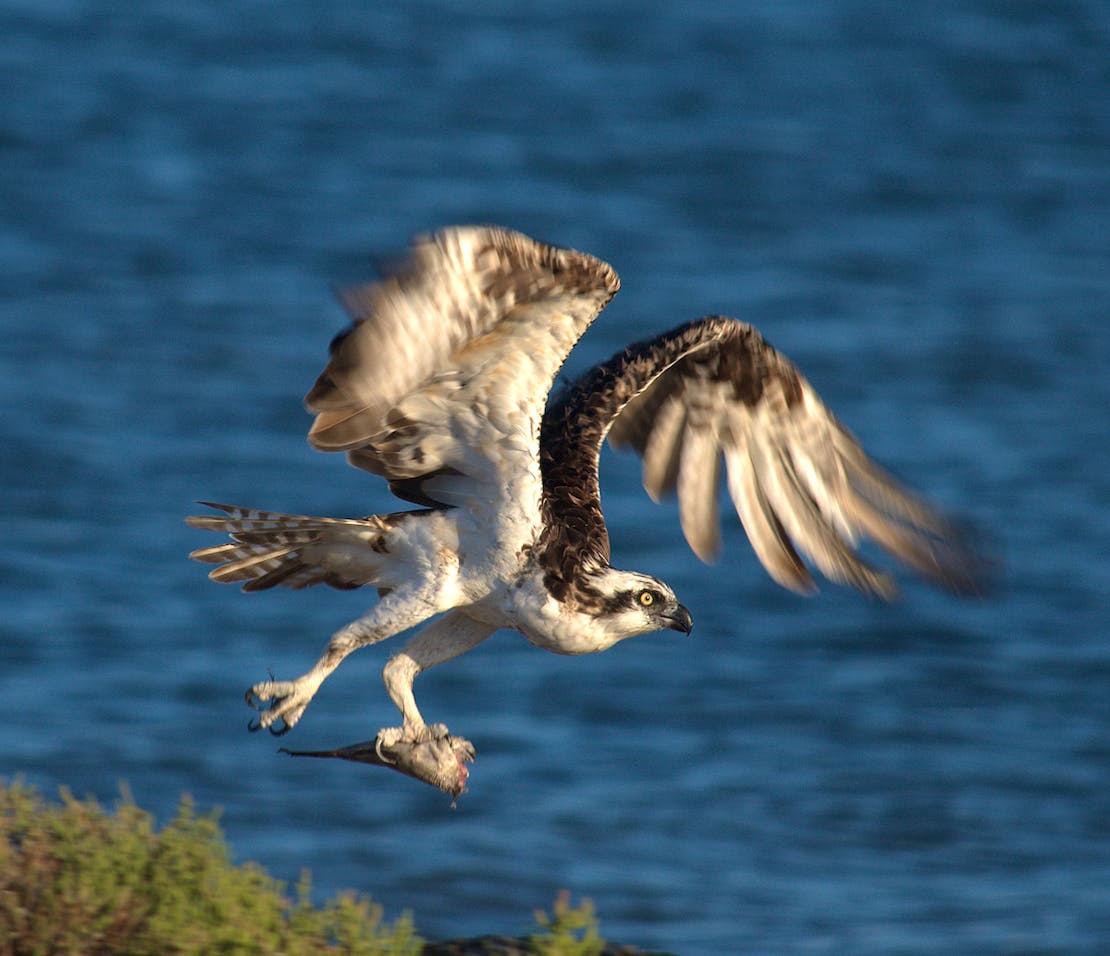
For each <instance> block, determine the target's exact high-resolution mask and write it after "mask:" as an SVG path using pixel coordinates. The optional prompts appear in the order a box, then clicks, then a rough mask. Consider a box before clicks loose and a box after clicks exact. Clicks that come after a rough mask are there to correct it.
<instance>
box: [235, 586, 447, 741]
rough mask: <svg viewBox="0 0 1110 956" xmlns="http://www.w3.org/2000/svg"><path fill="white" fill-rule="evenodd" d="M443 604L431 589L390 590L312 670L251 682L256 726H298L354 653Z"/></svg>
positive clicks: (337, 637) (276, 729)
mask: <svg viewBox="0 0 1110 956" xmlns="http://www.w3.org/2000/svg"><path fill="white" fill-rule="evenodd" d="M441 610H443V608H441V607H439V606H437V604H436V602H435V599H434V594H433V593H430V589H427V590H425V589H416V588H403V589H398V590H396V591H392V592H390V593H389V594H388V595H386V596H385V597H384V598H382V599H381V600H380V601H379V602H378V603H377V604H376V605H374V607H373V608H372V609H371V610H370V611H369V612H368V613H366V614H364V615H363V616H362V617H360V618H359V619H358V620H357V621H352V622H351V623H350V624H348V625H347V626H346V627H343V628H340V629H339V630H338V631H336V632H335V634H333V635H332V638H331V640H330V641H328V646H327V647H326V648H325V649H324V653H323V654H321V655H320V658H319V660H317V661H316V663H315V664H314V665H313V666H312V669H311V670H310V671H308V672H307V673H305V674H302V675H301V676H300V677H298V678H296V680H290V681H275V680H268V681H260V682H259V683H257V684H255V685H254V686H253V687H251V688H250V689H249V690H248V691H247V693H246V700H247V703H248V704H249V705H250V706H251V707H253V708H254V709H255V710H258V711H261V713H260V714H259V717H258V719H257V720H255V721H252V722H251V724H250V729H251V730H252V731H254V730H261V729H262V728H263V727H265V728H267V729H268V730H269V731H270V733H272V734H274V735H276V736H280V735H281V734H284V733H286V732H288V731H290V730H292V729H293V727H294V725H295V724H296V723H297V721H298V720H300V719H301V715H302V714H304V712H305V708H306V707H308V705H309V702H310V701H311V700H312V698H313V696H314V695H315V694H316V691H317V690H319V688H320V685H321V684H322V683H324V681H325V680H326V679H327V677H328V675H329V674H331V672H332V671H334V670H335V669H336V668H337V667H338V666H339V665H340V664H341V663H342V661H343V659H344V658H345V657H346V656H347V655H348V654H350V653H351V652H352V651H357V650H358V649H359V648H360V647H365V646H366V645H367V644H377V643H378V642H379V641H384V640H386V639H387V638H390V637H393V635H394V634H399V633H400V632H401V631H406V630H408V629H409V628H410V627H415V626H416V625H417V624H419V623H421V621H425V620H427V619H428V618H429V617H431V616H432V615H433V614H436V613H437V612H439V611H441ZM267 702H268V703H267Z"/></svg>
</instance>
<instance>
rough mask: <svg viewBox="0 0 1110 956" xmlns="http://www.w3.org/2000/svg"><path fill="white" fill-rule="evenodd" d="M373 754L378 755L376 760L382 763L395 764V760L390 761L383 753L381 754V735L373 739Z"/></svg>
mask: <svg viewBox="0 0 1110 956" xmlns="http://www.w3.org/2000/svg"><path fill="white" fill-rule="evenodd" d="M374 753H376V754H377V755H378V759H379V760H381V762H382V763H388V764H395V763H397V761H396V760H391V759H390V758H389V757H387V756H386V755H385V754H384V753H382V735H381V734H378V736H377V737H375V738H374Z"/></svg>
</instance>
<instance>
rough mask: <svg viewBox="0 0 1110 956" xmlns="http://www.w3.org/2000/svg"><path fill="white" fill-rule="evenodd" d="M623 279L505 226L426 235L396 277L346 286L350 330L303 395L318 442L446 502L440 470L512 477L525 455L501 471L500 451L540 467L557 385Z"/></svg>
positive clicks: (410, 490)
mask: <svg viewBox="0 0 1110 956" xmlns="http://www.w3.org/2000/svg"><path fill="white" fill-rule="evenodd" d="M619 285H620V283H619V280H618V279H617V276H616V273H615V272H614V271H613V270H612V269H611V268H610V267H609V266H608V265H606V264H605V263H604V262H601V261H600V260H598V259H594V258H593V257H591V256H588V255H585V254H582V253H578V252H574V251H572V250H568V249H560V248H557V247H554V246H549V245H544V244H543V243H539V242H536V241H534V240H532V239H530V238H528V237H527V236H524V235H521V234H520V233H516V232H511V231H509V230H507V229H500V228H496V227H482V226H468V227H456V228H450V229H444V230H442V231H440V232H437V233H435V234H433V235H430V236H424V237H421V238H419V239H417V240H416V241H415V242H414V243H413V247H412V252H411V256H410V258H409V259H408V261H407V262H406V263H405V264H404V265H403V266H402V267H401V268H400V269H399V270H398V271H397V272H396V273H395V274H393V275H392V276H390V277H389V278H387V279H385V280H384V281H382V282H379V283H376V284H373V285H367V286H361V287H358V288H355V289H351V290H348V291H346V292H344V293H342V299H343V301H344V303H345V305H346V307H347V308H348V310H349V311H350V313H351V315H352V317H353V325H352V326H351V328H350V329H349V330H348V331H347V332H345V333H344V334H342V335H341V336H339V337H338V338H337V339H336V340H335V341H334V342H333V343H332V350H331V360H330V361H329V363H328V365H327V367H326V368H325V369H324V371H323V373H322V374H321V375H320V377H319V379H318V380H317V382H316V384H315V386H314V387H313V388H312V390H311V391H310V392H309V393H308V395H307V396H306V398H305V404H306V405H307V407H308V408H309V410H311V411H313V412H315V413H316V421H315V422H314V423H313V425H312V428H311V430H310V432H309V441H310V442H311V443H312V444H313V445H314V446H315V447H316V448H319V449H321V450H324V451H347V452H348V457H349V458H350V460H351V462H352V464H355V465H357V466H358V467H360V468H365V469H367V470H368V471H371V472H373V473H375V474H379V475H384V476H386V477H387V478H390V479H391V487H392V488H393V490H394V491H395V492H397V493H398V494H400V495H401V496H402V497H407V498H410V499H412V500H416V501H420V502H423V503H434V502H439V501H441V499H439V498H436V497H435V493H434V491H431V490H429V489H430V488H431V487H432V484H433V483H434V482H433V478H439V479H442V478H443V476H451V475H458V474H464V475H467V474H471V475H472V474H473V473H475V472H483V471H484V472H486V473H487V474H486V475H485V477H490V478H491V480H498V481H500V480H502V479H503V478H504V477H505V476H504V474H503V473H502V472H505V471H508V470H510V469H511V467H516V466H520V465H522V464H524V463H522V462H515V463H509V462H506V461H501V462H500V463H499V465H500V466H504V467H501V468H500V471H499V469H498V468H497V467H494V468H492V469H491V468H489V467H487V466H489V465H490V464H491V462H490V461H489V457H490V454H492V453H493V452H492V451H491V450H492V449H495V448H496V453H497V454H498V455H503V454H505V453H506V449H509V451H508V454H509V457H510V458H511V457H512V456H513V455H514V454H525V456H526V457H527V458H528V459H529V460H530V461H531V462H533V463H534V460H535V456H536V454H537V452H536V447H535V446H536V438H537V434H536V432H537V431H538V423H539V418H540V416H541V415H542V413H543V407H544V404H545V401H546V396H547V391H548V389H549V388H550V385H551V382H552V381H553V380H554V376H555V374H556V372H557V371H558V369H559V367H560V366H561V365H562V363H563V361H564V360H565V358H566V356H567V354H568V353H569V352H570V350H571V349H572V348H573V347H574V344H575V342H576V341H577V340H578V338H579V337H580V336H581V334H582V332H583V331H585V329H586V327H587V326H588V325H589V323H590V322H591V321H592V320H593V319H594V318H595V317H596V315H597V314H598V312H600V311H601V309H602V308H604V306H605V304H606V303H607V302H608V301H609V299H610V298H612V296H613V295H614V293H615V292H616V291H617V289H618V288H619ZM517 413H519V414H517ZM514 415H515V416H516V417H514ZM517 431H519V432H522V434H519V435H518V434H515V433H514V432H517Z"/></svg>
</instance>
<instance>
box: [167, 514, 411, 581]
mask: <svg viewBox="0 0 1110 956" xmlns="http://www.w3.org/2000/svg"><path fill="white" fill-rule="evenodd" d="M199 503H200V504H202V505H205V506H206V507H209V508H216V509H217V510H219V511H222V512H224V514H223V515H194V516H192V517H190V518H186V519H185V521H186V524H189V525H191V526H192V527H194V528H202V529H204V530H207V531H221V532H224V533H226V534H228V535H230V537H231V539H232V540H231V541H230V542H228V543H226V544H218V545H215V546H212V547H207V548H199V549H197V550H196V551H193V552H192V553H191V554H190V555H189V557H191V558H193V559H194V560H196V561H201V562H204V563H205V564H218V565H219V567H217V568H214V569H213V570H212V571H211V572H210V573H209V575H208V576H209V577H210V578H211V579H212V580H213V581H219V582H224V583H238V582H243V590H244V591H264V590H266V589H267V588H272V587H276V586H278V585H281V586H283V587H288V588H294V589H300V588H307V587H311V586H312V585H314V584H327V585H330V586H331V587H333V588H341V589H350V588H358V587H362V586H363V585H366V584H374V583H375V581H376V580H377V577H378V575H379V573H380V572H381V569H382V565H383V562H384V559H385V557H386V556H387V555H388V554H389V546H388V543H387V537H388V533H389V532H390V531H391V530H392V529H393V528H394V527H396V525H397V524H398V523H399V521H400V520H401V519H403V518H404V515H403V514H398V515H377V516H373V517H369V518H360V519H346V518H313V517H308V516H307V515H288V514H281V513H280V512H275V511H259V510H257V509H253V508H239V507H236V506H235V505H222V504H216V503H214V502H209V501H202V502H199Z"/></svg>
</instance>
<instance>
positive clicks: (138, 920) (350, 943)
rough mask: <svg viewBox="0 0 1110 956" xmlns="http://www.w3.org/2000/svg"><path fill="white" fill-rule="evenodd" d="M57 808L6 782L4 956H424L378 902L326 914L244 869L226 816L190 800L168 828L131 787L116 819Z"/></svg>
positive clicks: (70, 803)
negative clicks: (223, 822) (200, 809)
mask: <svg viewBox="0 0 1110 956" xmlns="http://www.w3.org/2000/svg"><path fill="white" fill-rule="evenodd" d="M61 796H62V803H61V805H60V806H53V805H50V804H47V803H46V802H45V801H44V800H43V799H42V798H41V797H40V796H39V795H38V793H37V792H36V791H35V790H34V789H32V788H30V787H28V786H26V785H24V784H22V783H21V782H19V781H18V780H17V781H15V782H14V783H11V784H6V783H5V782H4V781H3V780H0V956H78V954H80V956H155V954H157V956H254V954H257V956H265V954H271V953H282V954H284V956H302V954H303V956H308V954H318V953H324V954H335V956H385V954H390V956H415V954H418V953H419V952H420V950H421V942H420V940H419V939H418V938H417V937H416V935H415V933H414V932H413V927H412V922H411V920H410V919H409V918H408V917H407V916H402V917H401V918H400V919H398V920H397V922H396V923H394V924H393V925H392V926H385V925H383V924H382V911H381V908H380V907H379V906H377V905H376V904H374V903H372V902H371V901H370V900H368V899H366V898H363V897H359V896H357V895H355V894H351V893H346V894H341V895H340V896H338V897H336V898H335V899H333V900H330V901H329V902H327V903H325V904H324V905H323V906H322V907H319V908H317V907H315V906H314V905H313V904H312V902H311V899H310V891H311V885H310V882H309V878H308V876H307V874H306V875H305V876H303V877H302V879H301V881H300V884H299V885H298V887H297V894H296V899H295V900H291V899H290V898H289V897H288V896H287V895H286V893H285V886H284V884H283V883H282V882H280V881H279V880H275V879H273V878H272V877H270V876H268V875H267V874H266V873H265V872H264V871H263V870H262V869H261V868H259V867H258V866H256V865H254V864H251V863H248V864H245V865H242V866H235V865H233V864H232V863H231V862H230V854H229V851H228V848H227V845H226V844H225V843H224V840H223V836H222V834H221V832H220V828H219V825H218V823H217V821H216V814H211V815H209V816H198V815H197V813H196V811H195V809H194V807H193V804H192V801H191V800H190V799H189V798H188V797H185V798H183V799H182V802H181V806H180V808H179V810H178V812H177V816H176V817H175V818H174V820H173V821H172V822H170V823H169V824H168V825H167V826H165V827H164V828H163V829H162V830H161V831H160V832H159V831H156V829H155V827H154V822H153V818H152V817H151V815H150V814H149V813H147V812H145V811H143V810H141V809H139V808H138V807H137V806H136V805H135V804H134V802H133V801H132V800H131V798H130V796H129V795H128V794H127V793H126V791H125V792H123V794H122V796H121V799H120V801H119V802H118V803H117V805H116V807H115V812H114V813H108V812H106V811H105V810H104V809H103V808H101V807H100V805H99V804H98V803H97V802H96V801H95V800H91V799H90V800H83V801H82V800H78V799H76V798H74V797H73V795H72V794H70V793H69V792H68V791H66V790H63V791H62V794H61Z"/></svg>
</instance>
